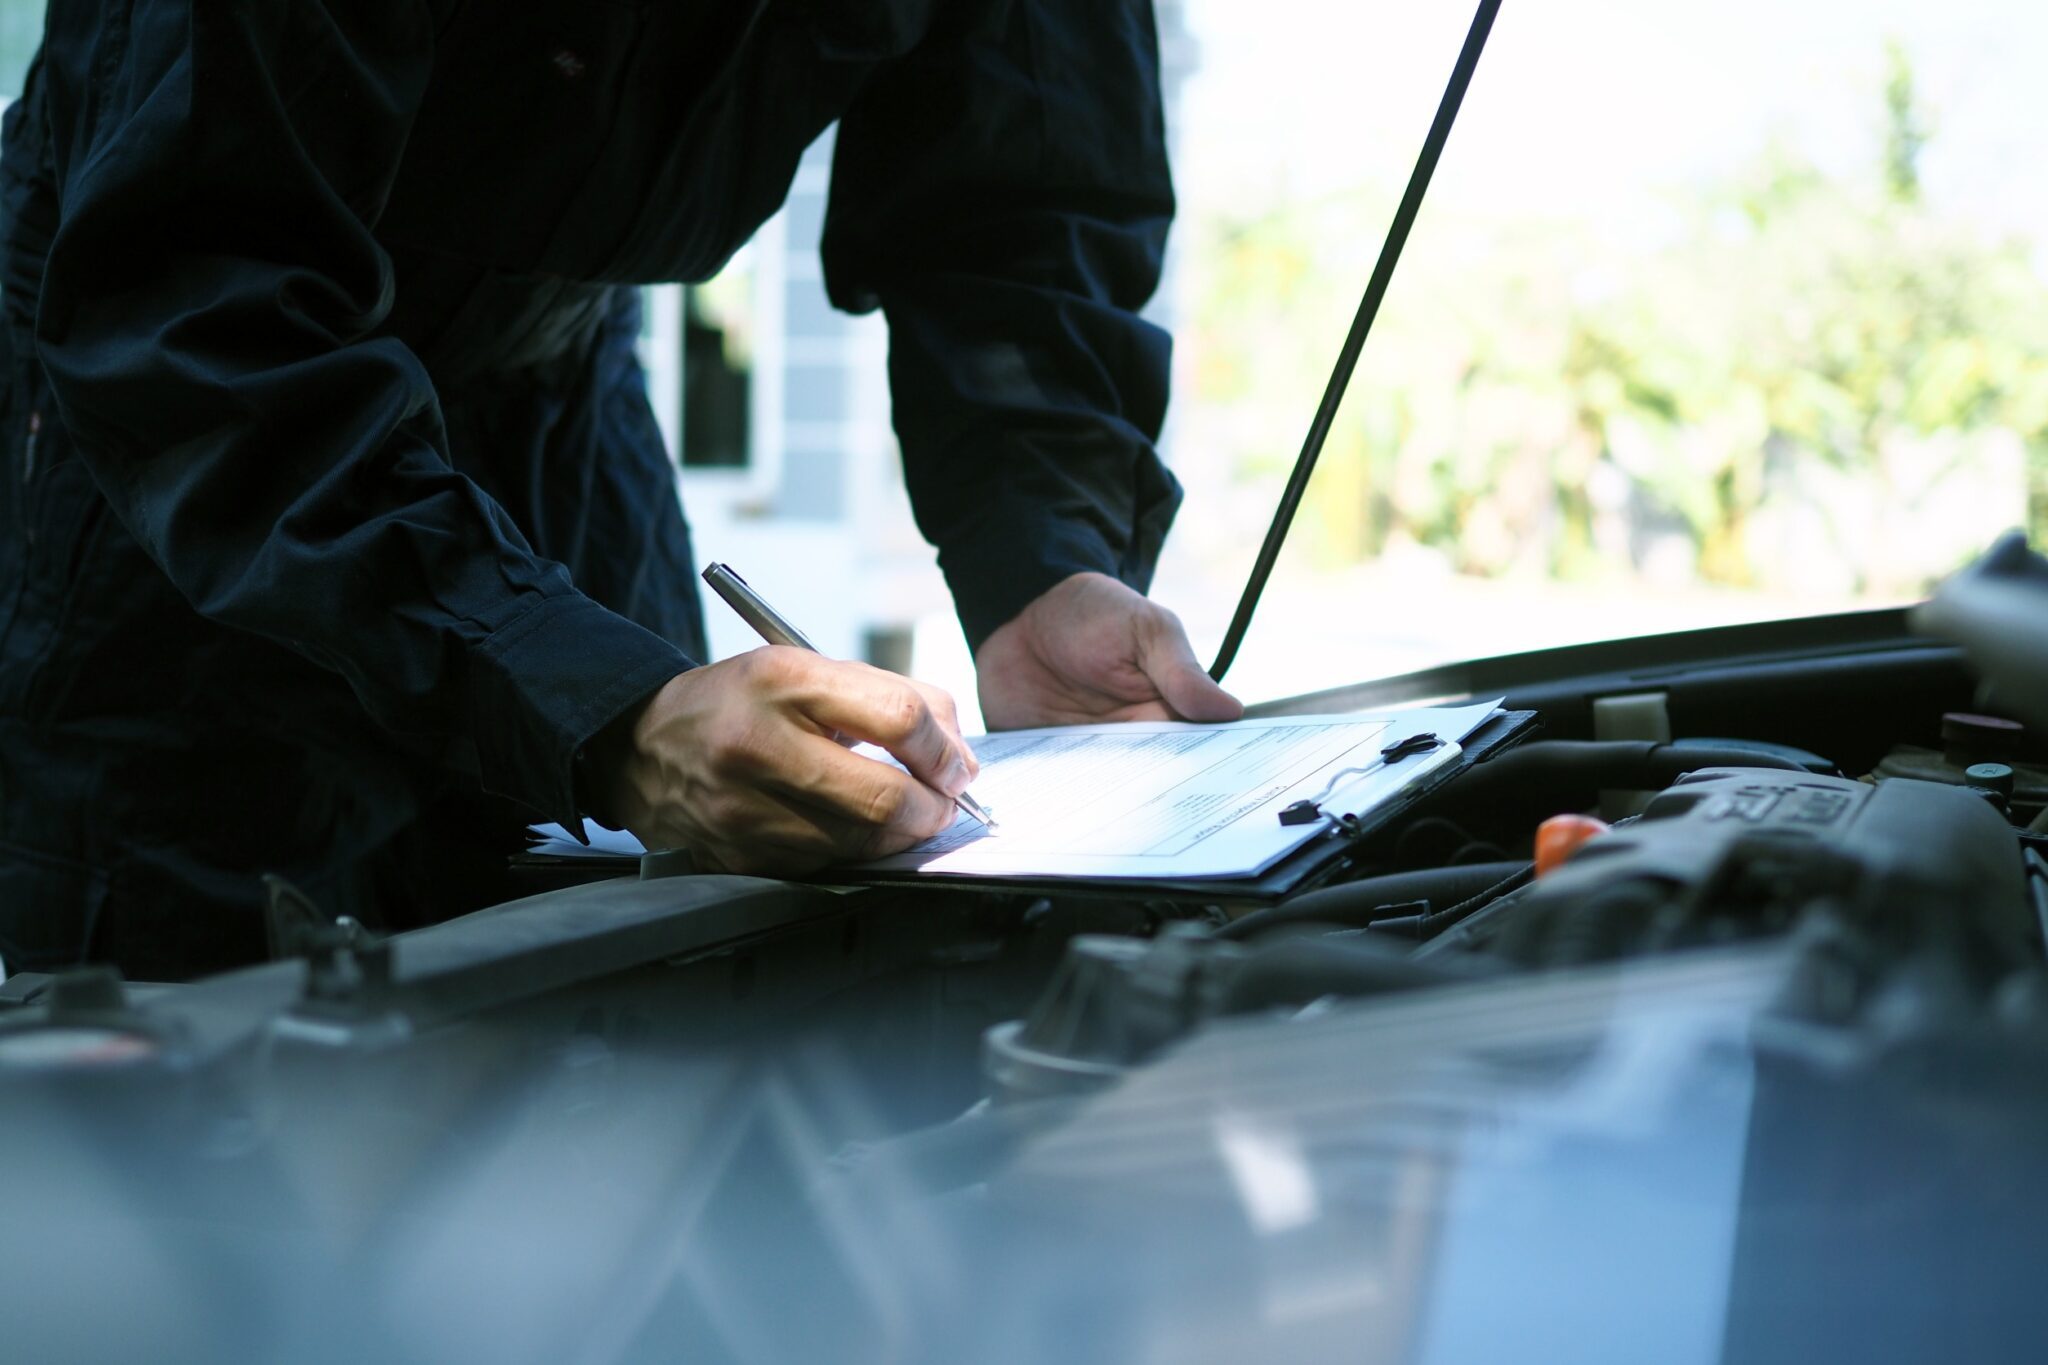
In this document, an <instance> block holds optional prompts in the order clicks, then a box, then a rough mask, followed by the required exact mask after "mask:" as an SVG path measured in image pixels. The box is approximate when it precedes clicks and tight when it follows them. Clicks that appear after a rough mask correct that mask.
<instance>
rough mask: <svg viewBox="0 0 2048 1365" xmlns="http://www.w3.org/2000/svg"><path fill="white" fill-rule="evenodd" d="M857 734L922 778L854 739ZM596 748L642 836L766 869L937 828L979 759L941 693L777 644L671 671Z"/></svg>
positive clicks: (862, 851)
mask: <svg viewBox="0 0 2048 1365" xmlns="http://www.w3.org/2000/svg"><path fill="white" fill-rule="evenodd" d="M854 740H866V741H868V742H870V743H873V744H876V745H879V746H880V747H882V748H884V749H887V750H888V751H889V752H890V753H891V754H893V755H895V757H896V759H897V761H898V762H900V763H902V764H903V765H904V767H906V768H908V769H909V770H910V774H915V776H911V775H910V774H906V773H904V772H902V771H899V770H898V769H896V768H895V767H892V766H891V765H889V764H887V763H882V762H878V761H876V760H875V759H872V758H865V757H862V756H861V755H859V754H855V753H851V752H849V751H848V750H847V749H846V747H845V745H844V743H842V741H854ZM593 758H594V759H595V760H596V765H597V772H596V774H595V775H596V776H597V778H598V779H599V781H600V782H601V783H602V784H603V787H602V789H601V792H600V793H599V794H600V795H601V798H602V799H603V801H604V811H605V814H606V815H607V817H608V818H609V819H610V820H612V821H613V822H616V823H619V824H622V825H624V826H625V828H627V829H628V830H631V831H632V832H633V833H634V834H635V835H637V836H639V838H640V841H641V842H642V843H643V844H645V845H646V846H647V847H649V848H687V849H688V850H689V851H690V852H691V854H692V855H694V857H695V859H696V861H697V864H698V866H699V867H701V868H703V869H704V870H705V871H724V872H742V873H749V874H754V875H769V876H773V875H785V876H793V875H797V874H799V873H803V872H809V871H814V870H816V869H817V868H820V867H824V866H826V865H828V864H832V863H841V862H857V861H861V860H864V859H868V858H879V857H882V856H883V855H885V854H889V853H896V852H900V851H901V850H903V849H906V848H908V847H910V846H911V845H912V844H915V843H917V842H919V841H920V840H923V839H928V838H930V837H931V836H932V835H934V834H937V833H939V832H940V831H941V830H943V829H945V828H946V827H947V826H948V825H949V824H951V823H952V821H953V813H954V808H953V804H952V798H953V797H954V795H956V794H957V793H959V792H961V791H964V790H965V789H966V787H967V784H968V783H969V782H970V781H972V780H973V778H974V775H975V773H976V772H977V771H979V766H980V765H979V764H977V763H976V762H975V758H974V752H973V750H971V749H969V748H968V747H967V742H966V741H965V740H963V739H962V738H961V737H960V724H959V721H958V719H957V718H956V717H955V715H954V711H953V701H952V698H950V697H948V696H947V695H946V694H945V693H944V692H941V691H939V690H938V689H937V688H932V687H926V686H925V685H924V684H922V683H917V682H913V681H911V680H910V679H908V678H902V677H898V676H897V675H895V674H893V673H885V672H883V671H882V670H880V669H878V668H870V667H869V666H868V665H866V664H857V663H844V662H841V661H839V660H835V659H828V658H826V657H824V656H823V655H819V654H812V653H809V652H807V651H804V650H800V649H790V648H786V647H781V646H772V645H771V646H768V647H765V648H762V649H756V650H753V651H752V652H750V653H747V654H742V655H739V656H738V657H736V658H732V659H727V660H725V661H724V662H722V663H716V664H710V665H708V666H706V667H703V668H696V669H692V670H690V671H689V672H687V673H679V674H677V675H676V676H675V677H674V678H671V679H670V680H669V681H668V683H667V684H666V685H664V686H663V687H662V689H661V691H659V692H657V693H656V694H655V695H654V697H653V698H652V699H651V700H650V701H648V702H647V704H646V705H645V706H643V707H642V708H641V709H640V711H639V712H638V714H637V715H629V716H628V717H626V718H623V719H622V720H621V721H620V722H618V723H616V724H615V725H614V726H613V727H612V729H611V730H610V731H609V732H608V733H607V735H606V736H605V737H603V738H601V739H600V740H599V742H598V744H597V746H595V747H594V751H593Z"/></svg>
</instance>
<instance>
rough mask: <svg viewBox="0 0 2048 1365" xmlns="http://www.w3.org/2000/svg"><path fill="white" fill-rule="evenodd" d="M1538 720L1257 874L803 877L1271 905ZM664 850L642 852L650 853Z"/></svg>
mask: <svg viewBox="0 0 2048 1365" xmlns="http://www.w3.org/2000/svg"><path fill="white" fill-rule="evenodd" d="M1535 723H1536V713H1535V712H1534V711H1501V712H1498V713H1496V714H1495V715H1493V716H1492V717H1490V718H1489V719H1487V720H1486V721H1484V722H1483V723H1481V724H1480V726H1479V727H1478V728H1477V729H1475V730H1473V731H1472V733H1471V734H1469V735H1468V736H1466V738H1465V741H1464V743H1463V745H1462V746H1461V752H1460V753H1459V754H1458V755H1457V757H1456V759H1455V760H1453V761H1452V762H1449V763H1445V764H1443V765H1441V766H1440V767H1439V768H1438V769H1437V770H1436V771H1434V772H1433V773H1432V774H1431V775H1430V777H1429V779H1428V780H1427V781H1424V782H1420V783H1417V784H1415V785H1412V786H1410V787H1407V788H1404V789H1403V790H1402V791H1401V792H1400V793H1399V794H1398V795H1396V796H1395V797H1393V798H1391V799H1388V800H1385V801H1382V802H1380V803H1378V804H1377V805H1376V806H1374V807H1373V809H1372V810H1371V811H1370V812H1369V813H1368V815H1367V816H1366V817H1365V818H1363V819H1359V820H1355V821H1349V822H1339V823H1338V824H1335V825H1333V826H1332V827H1331V828H1329V829H1328V830H1326V831H1324V832H1323V833H1322V834H1320V835H1318V836H1317V837H1315V838H1313V839H1310V840H1309V841H1308V842H1306V843H1304V844H1303V845H1302V846H1301V847H1300V848H1298V849H1296V850H1294V851H1293V852H1292V853H1289V854H1288V855H1287V856H1286V857H1284V858H1282V859H1281V860H1280V861H1279V862H1277V863H1275V864H1274V865H1273V866H1272V867H1269V868H1267V869H1266V870H1265V871H1264V872H1262V873H1260V874H1259V875H1257V876H1255V877H1246V878H1206V877H1205V878H1182V879H1174V878H1162V879H1157V880H1145V879H1139V878H1130V877H1119V878H1114V879H1098V878H1087V877H1066V876H1060V877H1051V876H1036V877H1006V876H990V875H987V874H979V873H944V872H930V871H925V872H911V871H875V870H861V871H848V870H837V871H834V870H827V871H825V872H823V873H820V874H818V875H816V876H814V877H810V878H806V879H804V880H807V881H810V882H813V883H815V884H818V885H822V886H832V887H842V888H848V889H860V888H884V887H886V888H894V889H898V890H903V889H909V888H920V889H924V890H928V891H947V892H969V893H981V894H987V895H1018V894H1036V895H1053V894H1057V895H1061V896H1067V897H1075V896H1079V897H1087V898H1100V899H1119V900H1130V899H1171V900H1180V901H1186V900H1201V901H1207V902H1217V903H1227V904H1270V903H1272V902H1275V901H1280V900H1284V899H1286V898H1287V897H1288V896H1292V895H1295V894H1298V893H1299V892H1301V891H1305V890H1308V889H1310V888H1312V887H1314V886H1317V885H1320V884H1322V883H1324V882H1326V881H1329V880H1331V879H1333V878H1335V877H1337V876H1339V875H1341V874H1342V873H1343V872H1344V871H1345V870H1346V868H1347V866H1349V865H1350V864H1352V863H1355V862H1356V861H1357V859H1358V858H1359V857H1360V856H1361V853H1362V851H1363V846H1364V845H1366V844H1367V843H1369V842H1370V841H1371V839H1372V838H1373V836H1374V835H1376V834H1379V833H1381V832H1383V831H1385V830H1387V829H1388V828H1389V827H1391V826H1392V825H1394V824H1395V823H1397V822H1398V821H1400V820H1401V819H1403V818H1404V817H1405V816H1407V815H1408V814H1409V813H1411V812H1412V811H1414V810H1415V809H1416V808H1417V807H1418V806H1420V805H1422V804H1423V803H1424V802H1426V801H1428V800H1430V799H1431V798H1433V797H1435V796H1436V795H1438V794H1439V793H1441V792H1443V791H1444V790H1446V789H1447V788H1449V787H1451V786H1453V785H1455V783H1456V782H1457V781H1458V778H1459V776H1460V775H1461V774H1463V773H1465V772H1468V771H1470V770H1471V769H1472V768H1473V767H1474V766H1476V765H1477V764H1480V763H1483V762H1485V761H1486V760H1488V759H1489V758H1492V757H1493V756H1494V755H1496V754H1498V753H1500V752H1501V751H1502V750H1504V749H1507V748H1510V747H1512V746H1513V745H1515V744H1517V743H1519V742H1521V741H1522V740H1523V739H1525V738H1527V736H1528V734H1529V732H1530V730H1531V729H1532V728H1533V727H1534V726H1535ZM661 856H662V855H660V854H650V855H646V857H648V858H659V857H661ZM510 867H511V870H512V872H513V874H514V876H515V877H516V878H518V880H520V881H521V882H522V883H524V884H526V885H528V886H530V887H532V888H533V889H534V890H536V891H540V890H549V889H555V888H558V887H563V886H574V885H580V884H583V883H586V882H592V881H603V880H608V879H611V878H617V877H638V876H641V875H643V869H642V861H641V860H635V859H630V858H621V857H618V856H616V855H606V854H596V855H586V856H579V855H574V854H570V855H562V854H552V853H517V854H514V855H512V857H511V860H510ZM651 871H652V875H656V876H659V875H662V874H661V872H660V871H658V870H651Z"/></svg>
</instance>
